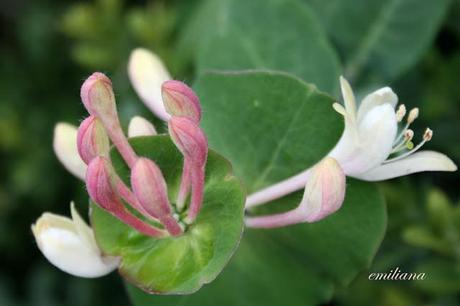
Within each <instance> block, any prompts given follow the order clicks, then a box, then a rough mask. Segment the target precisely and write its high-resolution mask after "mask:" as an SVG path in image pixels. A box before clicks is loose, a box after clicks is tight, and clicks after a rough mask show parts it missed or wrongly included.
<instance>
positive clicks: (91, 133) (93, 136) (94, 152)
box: [77, 116, 110, 164]
mask: <svg viewBox="0 0 460 306" xmlns="http://www.w3.org/2000/svg"><path fill="white" fill-rule="evenodd" d="M77 148H78V153H79V154H80V157H81V159H82V160H83V161H84V162H85V163H86V164H89V163H90V162H91V160H92V159H93V158H95V157H96V156H107V155H108V153H109V150H110V142H109V137H108V136H107V133H106V132H105V129H104V127H103V126H102V123H101V122H100V121H99V120H98V119H97V118H96V117H94V116H89V117H88V118H86V119H85V120H83V121H82V123H81V124H80V127H79V128H78V133H77Z"/></svg>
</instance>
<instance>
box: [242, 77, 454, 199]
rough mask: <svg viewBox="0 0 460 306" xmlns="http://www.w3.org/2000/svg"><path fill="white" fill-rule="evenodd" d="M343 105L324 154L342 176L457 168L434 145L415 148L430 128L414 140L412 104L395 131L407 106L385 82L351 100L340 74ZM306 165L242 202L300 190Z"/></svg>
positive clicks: (381, 175)
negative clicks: (336, 133) (336, 132)
mask: <svg viewBox="0 0 460 306" xmlns="http://www.w3.org/2000/svg"><path fill="white" fill-rule="evenodd" d="M340 84H341V88H342V95H343V99H344V106H342V105H341V104H339V103H335V104H334V109H335V110H336V111H337V112H339V113H340V114H342V115H343V117H344V119H345V130H344V132H343V134H342V137H341V138H340V140H339V142H338V143H337V145H336V146H335V147H334V148H333V149H332V151H331V152H330V153H329V154H328V156H330V157H333V158H334V159H336V160H337V162H338V163H339V164H340V166H341V167H342V169H343V170H344V172H345V174H346V175H347V176H351V177H355V178H358V179H361V180H365V181H382V180H386V179H391V178H395V177H399V176H403V175H408V174H412V173H416V172H423V171H456V170H457V166H456V165H455V164H454V162H453V161H452V160H451V159H450V158H449V157H447V156H446V155H444V154H442V153H439V152H434V151H421V152H417V151H418V150H419V149H420V148H421V147H422V146H423V145H424V144H425V143H426V142H428V141H430V140H431V138H432V136H433V131H432V130H430V129H429V128H427V129H426V130H425V132H424V134H423V136H422V141H421V142H420V143H419V144H418V145H416V146H414V144H413V142H412V140H413V138H414V131H413V130H411V129H409V127H410V125H411V123H412V122H414V120H415V119H416V118H417V117H418V115H419V109H418V108H414V109H412V110H411V111H410V112H409V113H408V114H407V118H406V123H405V125H404V126H403V127H402V128H400V129H399V131H398V123H399V122H401V121H403V119H404V117H405V116H406V113H407V111H406V107H405V106H404V105H400V106H399V107H398V108H397V109H396V104H397V102H398V97H397V96H396V94H395V93H394V92H393V91H392V90H391V88H389V87H384V88H381V89H379V90H376V91H374V92H373V93H371V94H369V95H367V96H366V97H365V98H364V99H363V100H362V102H361V104H360V106H359V107H357V106H356V102H355V96H354V94H353V91H352V89H351V87H350V84H349V83H348V82H347V80H345V79H344V78H343V77H341V78H340ZM310 172H311V170H310V169H306V170H304V171H302V172H301V173H299V174H297V175H294V176H292V177H290V178H287V179H285V180H283V181H281V182H278V183H276V184H274V185H271V186H269V187H266V188H264V189H262V190H259V191H257V192H255V193H253V194H251V195H249V196H248V198H247V200H246V207H248V208H249V207H253V206H257V205H261V204H264V203H267V202H270V201H273V200H275V199H278V198H281V197H283V196H285V195H288V194H290V193H292V192H295V191H297V190H300V189H302V188H303V186H305V183H306V182H307V180H308V179H309V177H310V175H311V173H310Z"/></svg>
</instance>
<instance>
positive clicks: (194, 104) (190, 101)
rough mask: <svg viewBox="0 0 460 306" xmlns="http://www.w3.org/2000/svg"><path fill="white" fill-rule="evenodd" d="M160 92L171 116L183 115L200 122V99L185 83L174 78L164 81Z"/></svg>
mask: <svg viewBox="0 0 460 306" xmlns="http://www.w3.org/2000/svg"><path fill="white" fill-rule="evenodd" d="M161 94H162V96H163V103H164V105H165V109H166V111H167V112H168V113H169V114H170V115H171V116H184V117H188V118H190V119H192V120H194V121H195V122H197V123H198V122H200V120H201V106H200V100H199V99H198V96H197V95H196V94H195V92H194V91H193V90H192V89H191V88H190V87H188V86H187V85H186V84H185V83H183V82H180V81H176V80H170V81H166V82H164V83H163V85H162V86H161Z"/></svg>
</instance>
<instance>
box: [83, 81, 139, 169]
mask: <svg viewBox="0 0 460 306" xmlns="http://www.w3.org/2000/svg"><path fill="white" fill-rule="evenodd" d="M81 99H82V101H83V104H84V105H85V107H86V109H87V110H88V112H89V113H90V115H92V116H94V117H96V118H98V119H99V120H100V121H101V122H102V124H103V126H104V128H105V130H106V132H107V134H108V135H109V137H110V139H111V140H112V142H113V144H114V145H115V147H117V149H118V151H119V152H120V154H121V156H122V157H123V159H124V160H125V161H126V163H127V164H128V166H129V167H130V168H131V167H132V166H133V164H134V163H135V162H136V159H137V155H136V153H135V152H134V150H133V149H132V147H131V146H130V145H129V143H128V140H127V139H126V136H125V135H124V134H123V131H122V129H121V126H120V121H119V120H118V114H117V108H116V105H115V96H114V94H113V89H112V82H111V81H110V79H109V78H108V77H106V76H105V75H104V74H102V73H100V72H95V73H93V74H92V75H91V76H90V77H89V78H88V79H87V80H86V81H85V82H84V83H83V86H82V87H81Z"/></svg>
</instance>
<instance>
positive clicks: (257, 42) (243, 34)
mask: <svg viewBox="0 0 460 306" xmlns="http://www.w3.org/2000/svg"><path fill="white" fill-rule="evenodd" d="M183 36H184V41H183V43H182V45H183V46H184V47H183V48H186V47H187V46H195V49H196V51H195V56H196V58H197V68H198V71H199V72H202V71H204V70H207V69H221V70H241V69H256V68H257V69H259V68H266V69H273V70H280V71H285V72H289V73H292V74H294V75H296V76H298V77H300V78H302V79H304V80H306V81H308V82H312V83H315V84H316V85H317V86H318V88H320V89H321V90H323V91H326V92H329V93H335V92H336V91H337V88H338V84H337V79H338V76H339V74H340V64H339V60H338V56H337V55H336V53H335V51H334V49H333V48H332V47H331V46H330V44H329V41H328V39H327V36H326V34H325V31H323V29H322V27H321V25H320V24H319V22H318V21H317V19H316V18H315V16H314V15H313V14H312V12H311V11H310V9H309V8H308V7H307V6H306V5H304V4H303V3H301V2H300V1H297V0H251V1H247V0H207V1H205V2H204V3H203V4H202V6H201V8H200V9H199V10H198V11H197V12H196V14H195V17H194V18H193V19H192V21H191V22H190V26H189V27H187V28H186V29H185V31H184V33H183Z"/></svg>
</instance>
